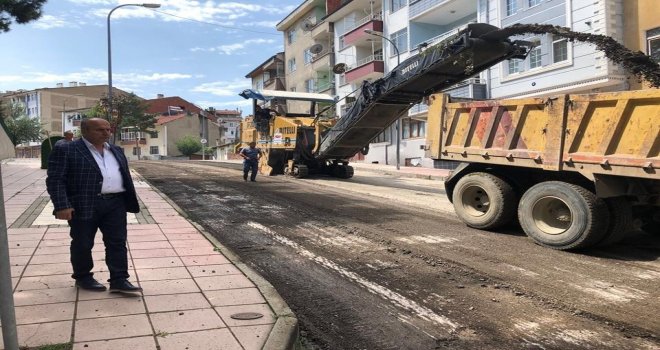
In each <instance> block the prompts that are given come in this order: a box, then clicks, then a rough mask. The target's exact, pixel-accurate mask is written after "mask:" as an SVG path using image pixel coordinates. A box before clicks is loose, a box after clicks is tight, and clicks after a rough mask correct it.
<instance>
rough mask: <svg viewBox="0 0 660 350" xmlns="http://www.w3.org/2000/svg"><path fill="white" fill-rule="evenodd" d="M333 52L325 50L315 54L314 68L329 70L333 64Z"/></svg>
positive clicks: (315, 69)
mask: <svg viewBox="0 0 660 350" xmlns="http://www.w3.org/2000/svg"><path fill="white" fill-rule="evenodd" d="M331 53H332V52H331V51H328V50H323V51H322V52H320V53H318V54H316V55H314V56H313V57H312V69H313V70H314V71H319V70H328V67H331V66H332V58H333V55H331Z"/></svg>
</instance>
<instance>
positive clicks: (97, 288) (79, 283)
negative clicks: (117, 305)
mask: <svg viewBox="0 0 660 350" xmlns="http://www.w3.org/2000/svg"><path fill="white" fill-rule="evenodd" d="M76 287H78V288H79V289H84V290H90V291H92V292H103V291H105V290H106V287H105V286H104V285H102V284H101V283H99V281H97V280H95V279H93V278H91V277H90V278H86V279H84V280H76Z"/></svg>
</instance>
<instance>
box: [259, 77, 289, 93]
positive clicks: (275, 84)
mask: <svg viewBox="0 0 660 350" xmlns="http://www.w3.org/2000/svg"><path fill="white" fill-rule="evenodd" d="M264 89H265V90H286V88H285V85H284V77H283V76H281V77H272V78H270V79H268V80H266V81H265V82H264Z"/></svg>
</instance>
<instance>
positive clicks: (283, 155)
mask: <svg viewBox="0 0 660 350" xmlns="http://www.w3.org/2000/svg"><path fill="white" fill-rule="evenodd" d="M532 45H533V44H532V43H528V42H524V41H511V40H509V38H508V34H506V33H503V32H501V30H500V29H499V28H497V27H494V26H492V25H489V24H484V23H471V24H468V25H466V26H465V28H463V29H461V30H460V31H458V32H457V33H456V34H455V35H453V36H450V37H448V38H447V39H445V40H443V41H441V42H439V43H437V44H435V45H433V46H429V47H427V48H426V49H425V50H424V51H423V52H421V53H419V54H416V55H413V56H411V57H409V58H408V59H406V60H404V61H403V62H401V63H400V64H399V65H397V66H396V67H395V68H394V69H393V70H392V71H391V72H389V73H388V74H387V75H386V76H384V77H383V78H380V79H376V80H375V81H373V82H368V81H365V82H364V83H363V84H362V85H361V88H360V89H359V92H358V94H357V97H356V98H355V103H354V104H353V105H352V107H351V108H350V109H349V111H348V112H347V113H346V115H344V116H342V117H341V118H339V119H338V120H337V119H334V117H333V116H331V117H328V116H327V115H323V113H322V112H324V111H325V112H327V111H329V110H331V109H328V107H332V105H334V103H335V102H336V101H335V100H334V99H333V98H332V97H330V96H328V95H322V94H312V93H295V92H285V91H257V90H252V89H248V90H245V91H243V92H241V93H240V94H239V95H240V96H242V97H244V98H246V99H252V100H253V109H254V112H253V114H252V116H250V117H249V118H246V120H245V121H244V122H243V123H242V124H241V128H242V129H241V130H242V131H241V136H242V137H241V146H242V147H244V146H245V145H247V144H248V143H250V142H252V141H254V142H256V143H257V144H258V145H259V147H260V149H261V150H262V151H263V153H264V156H263V157H262V160H261V162H260V166H259V168H260V170H261V172H262V173H264V174H269V175H274V174H290V175H293V176H296V177H305V176H308V175H311V174H327V175H332V176H336V177H340V178H350V177H352V176H353V168H352V167H351V166H350V165H348V164H349V161H350V158H351V157H353V156H354V155H355V154H357V153H358V152H366V149H365V147H366V146H368V145H369V142H370V141H371V140H373V139H374V138H375V137H376V136H378V134H380V133H381V132H382V131H383V130H385V129H386V128H387V127H389V126H390V125H391V124H392V123H394V122H395V121H396V120H397V119H398V118H399V117H401V116H402V115H404V114H405V113H407V111H408V109H410V107H411V106H413V105H414V104H417V103H420V102H421V101H422V100H423V99H424V97H426V96H428V95H430V94H431V93H434V92H437V91H441V90H442V89H446V88H447V87H450V86H452V85H454V84H456V83H458V82H461V81H463V80H465V79H468V78H470V77H471V76H474V75H476V74H478V73H479V72H481V71H483V70H484V69H487V68H489V67H491V66H493V65H495V64H497V63H499V62H502V61H504V60H507V59H510V58H525V57H526V55H527V54H528V52H529V49H530V48H531V47H532ZM323 96H325V97H323ZM305 105H309V106H310V107H309V108H306V109H303V111H301V110H300V107H302V106H305Z"/></svg>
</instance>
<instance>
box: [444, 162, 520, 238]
mask: <svg viewBox="0 0 660 350" xmlns="http://www.w3.org/2000/svg"><path fill="white" fill-rule="evenodd" d="M452 196H453V199H454V200H453V204H454V210H455V212H456V215H457V216H458V217H459V218H460V219H461V221H463V222H464V223H466V224H467V225H468V226H470V227H474V228H478V229H482V230H491V229H495V228H497V227H501V226H503V225H506V224H508V223H509V222H511V220H513V219H514V218H515V215H516V208H517V206H518V198H517V196H516V193H515V191H514V190H513V187H511V185H509V183H508V182H506V181H504V180H503V179H501V178H499V177H497V176H495V175H492V174H488V173H482V172H476V173H471V174H467V175H465V176H463V177H462V178H461V179H460V180H458V182H457V183H456V186H455V187H454V191H453V194H452Z"/></svg>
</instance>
